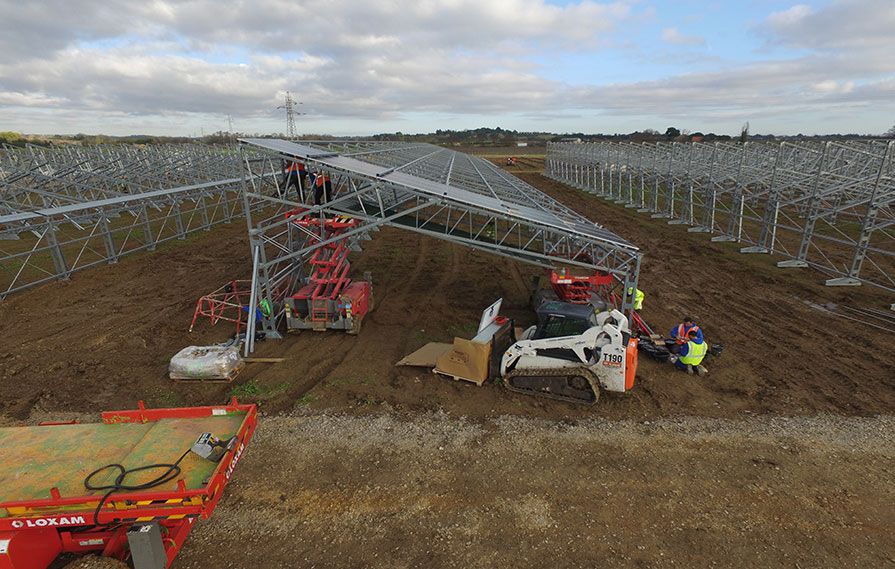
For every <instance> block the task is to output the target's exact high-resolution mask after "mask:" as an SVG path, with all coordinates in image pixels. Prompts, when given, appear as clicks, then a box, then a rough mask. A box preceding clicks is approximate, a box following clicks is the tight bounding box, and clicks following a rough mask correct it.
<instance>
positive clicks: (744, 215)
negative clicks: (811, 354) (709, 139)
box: [545, 141, 895, 291]
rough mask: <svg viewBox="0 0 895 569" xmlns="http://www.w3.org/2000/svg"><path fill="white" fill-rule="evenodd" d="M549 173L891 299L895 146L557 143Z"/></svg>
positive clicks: (894, 249)
mask: <svg viewBox="0 0 895 569" xmlns="http://www.w3.org/2000/svg"><path fill="white" fill-rule="evenodd" d="M545 169H546V175H547V176H548V177H550V178H552V179H554V180H557V181H560V182H564V183H566V184H569V185H571V186H574V187H576V188H580V189H582V190H585V191H587V192H591V193H594V194H596V195H599V196H601V197H604V198H607V199H610V200H613V201H616V202H617V203H622V204H625V206H626V207H632V208H637V209H638V211H641V212H644V213H650V214H652V217H654V218H658V219H667V220H668V223H669V224H680V225H686V226H689V228H688V231H690V232H702V233H709V234H713V235H714V237H712V241H732V242H736V243H741V244H743V245H744V246H743V247H742V248H741V249H740V251H741V252H743V253H776V254H779V255H782V256H785V257H788V259H786V260H782V261H780V262H778V263H777V266H779V267H808V266H810V267H814V268H816V269H819V270H821V271H823V272H825V273H827V274H828V275H829V276H831V277H832V278H830V279H829V280H827V281H826V283H827V284H828V285H831V286H834V285H858V284H861V283H862V282H864V283H868V284H873V285H876V286H879V287H882V288H884V289H886V290H889V291H895V234H893V224H895V142H893V141H847V142H782V143H748V142H747V143H744V144H740V143H726V142H716V143H683V144H681V143H657V144H651V143H644V144H637V143H608V142H607V143H604V142H599V143H586V144H580V143H578V144H576V143H553V144H549V145H548V148H547V159H546V164H545Z"/></svg>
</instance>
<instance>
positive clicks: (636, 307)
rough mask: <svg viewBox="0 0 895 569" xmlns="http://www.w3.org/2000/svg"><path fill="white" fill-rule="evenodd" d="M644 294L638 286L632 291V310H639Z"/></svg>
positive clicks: (641, 306)
mask: <svg viewBox="0 0 895 569" xmlns="http://www.w3.org/2000/svg"><path fill="white" fill-rule="evenodd" d="M645 296H646V295H645V294H643V291H642V290H640V289H639V288H638V289H637V290H635V291H634V310H640V309H642V308H643V298H644V297H645Z"/></svg>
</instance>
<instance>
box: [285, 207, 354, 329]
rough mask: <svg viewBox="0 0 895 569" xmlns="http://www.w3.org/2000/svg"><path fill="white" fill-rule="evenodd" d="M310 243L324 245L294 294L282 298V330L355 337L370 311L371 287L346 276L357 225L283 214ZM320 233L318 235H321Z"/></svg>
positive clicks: (296, 213)
mask: <svg viewBox="0 0 895 569" xmlns="http://www.w3.org/2000/svg"><path fill="white" fill-rule="evenodd" d="M286 217H287V218H288V219H290V221H291V222H292V223H294V224H295V225H296V226H297V227H299V228H300V229H301V230H302V233H303V234H304V235H306V236H307V237H308V239H309V240H311V241H317V242H325V243H326V244H325V245H323V246H321V247H319V248H317V249H316V250H315V251H314V254H313V255H312V256H311V259H310V261H309V265H310V267H311V275H310V277H309V278H308V281H307V283H306V284H305V285H304V286H303V287H301V288H300V289H299V290H298V292H296V293H295V294H293V295H292V296H290V297H287V298H286V327H287V328H288V329H289V330H319V331H322V330H327V329H335V330H345V331H347V332H348V333H349V334H357V333H358V332H359V331H360V327H361V323H362V322H363V319H364V317H365V316H366V315H367V312H369V310H370V304H371V294H372V286H371V285H370V283H369V281H353V280H352V279H351V278H350V277H349V276H348V273H349V271H350V269H351V264H350V263H349V262H348V254H349V253H350V252H351V249H350V247H349V242H348V239H349V236H344V237H341V238H340V236H343V235H344V234H345V233H347V232H349V231H351V230H353V229H356V228H357V227H358V221H357V220H356V219H353V218H350V217H331V218H323V219H321V218H320V217H315V216H312V215H308V214H306V213H305V212H304V210H294V211H291V212H289V213H287V214H286ZM321 229H322V231H321Z"/></svg>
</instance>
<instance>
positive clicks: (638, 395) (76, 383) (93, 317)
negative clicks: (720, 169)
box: [0, 157, 895, 568]
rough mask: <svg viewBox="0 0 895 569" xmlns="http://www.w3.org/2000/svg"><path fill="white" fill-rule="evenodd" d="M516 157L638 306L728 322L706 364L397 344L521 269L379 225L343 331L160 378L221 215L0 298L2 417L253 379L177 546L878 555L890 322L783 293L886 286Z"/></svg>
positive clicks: (220, 332) (890, 404) (311, 562)
mask: <svg viewBox="0 0 895 569" xmlns="http://www.w3.org/2000/svg"><path fill="white" fill-rule="evenodd" d="M494 160H495V161H496V162H497V163H498V164H501V163H502V161H501V160H500V157H496V158H494ZM504 160H505V157H504ZM526 160H527V162H526V164H525V166H524V169H525V170H532V169H538V168H539V167H540V166H539V163H538V158H537V157H531V158H529V157H526ZM509 170H510V171H514V170H513V169H512V168H510V169H509ZM521 170H522V168H519V167H517V168H516V173H518V174H519V175H520V176H521V177H523V178H524V179H526V180H527V181H528V182H530V183H532V184H533V185H535V186H536V187H539V188H541V189H543V190H544V191H545V192H547V193H549V194H550V195H552V196H554V197H556V198H557V199H559V200H561V201H563V202H564V203H566V204H568V205H569V206H571V207H573V208H574V209H576V210H578V211H579V212H581V213H582V214H584V215H586V216H588V217H590V218H591V219H594V220H597V221H599V223H601V224H603V225H605V226H607V227H609V228H610V229H612V230H614V231H616V232H617V233H619V234H621V235H623V236H625V237H626V238H628V239H629V240H631V241H632V242H634V243H636V244H638V245H639V246H640V247H641V248H642V249H643V251H644V252H645V255H646V256H645V260H644V264H643V268H642V272H641V288H642V289H643V290H645V291H646V293H647V298H646V304H645V310H644V314H645V316H646V318H647V319H648V320H649V321H650V322H652V323H654V324H656V325H657V327H658V328H660V329H661V330H663V331H666V330H667V329H668V328H670V327H671V326H672V325H673V324H675V323H676V321H677V320H678V319H679V318H680V317H682V316H683V315H684V314H687V313H691V314H693V315H695V316H696V317H697V318H698V319H699V321H700V323H701V324H702V325H703V327H704V329H705V330H706V333H707V335H708V338H709V340H710V341H716V342H721V343H724V344H725V346H726V350H725V352H724V354H723V355H722V357H721V358H719V359H717V360H714V361H711V362H709V363H708V366H709V367H710V369H711V373H710V374H709V376H707V377H704V378H699V377H690V376H686V375H685V374H680V373H678V372H676V371H675V370H673V369H672V368H671V367H670V366H666V365H660V364H657V363H655V362H652V361H648V360H645V359H643V360H642V361H641V366H640V369H639V372H638V377H637V385H636V386H635V389H634V390H633V391H632V392H631V393H629V394H627V395H624V396H604V397H603V398H602V399H601V401H600V403H599V404H598V405H596V406H594V407H579V406H573V405H570V404H565V403H560V402H555V401H550V400H542V399H537V398H532V397H527V396H524V395H517V394H512V393H509V392H507V391H506V390H505V389H503V388H502V387H500V386H498V385H491V384H486V385H485V386H483V387H481V388H478V387H475V386H474V385H472V384H465V383H457V382H454V381H452V380H448V379H443V378H439V377H436V376H433V375H431V374H429V373H426V372H425V371H424V370H414V369H407V368H395V367H394V363H395V362H396V361H397V360H398V359H400V358H401V357H402V356H403V355H405V354H407V353H409V352H410V351H412V350H414V349H416V348H418V347H420V346H422V345H423V344H425V343H427V342H430V341H450V339H451V338H452V337H453V336H454V335H461V336H467V337H468V336H470V335H471V334H472V333H473V331H474V327H475V326H476V324H477V322H478V318H479V314H480V313H481V310H482V309H483V308H484V307H485V306H487V305H489V304H490V303H491V302H493V301H494V300H495V299H496V298H498V297H503V298H504V306H505V310H506V312H507V314H508V315H509V316H511V317H513V318H515V319H516V321H517V323H519V324H527V323H530V322H531V320H532V315H531V314H530V310H529V308H528V286H529V280H530V277H531V276H533V275H536V274H538V270H537V269H532V268H529V267H525V266H521V265H517V264H515V263H513V262H510V261H508V260H503V259H495V258H492V257H489V256H486V255H484V254H481V253H477V252H473V251H468V250H466V249H463V248H460V247H458V246H454V245H451V244H448V243H445V242H441V241H436V240H432V239H429V238H424V237H421V236H417V235H414V234H410V233H404V232H401V231H398V230H383V231H381V232H379V233H377V234H376V235H375V237H374V240H373V241H371V242H368V243H367V245H366V248H365V250H364V252H363V253H361V254H360V255H358V256H357V258H356V260H355V262H354V269H355V273H356V274H361V273H362V272H363V271H371V272H372V274H373V282H374V296H375V302H376V307H375V310H374V311H373V312H372V313H371V314H370V317H369V318H368V320H367V321H366V322H365V323H364V329H363V330H362V333H361V334H360V335H359V336H345V335H342V334H338V333H325V334H320V333H313V332H305V333H302V334H299V335H292V336H289V337H288V338H287V339H286V340H284V341H282V342H265V343H260V344H258V347H259V350H258V353H257V354H256V355H258V356H275V357H285V358H286V361H285V362H283V363H279V364H249V366H248V367H247V368H246V370H245V371H244V372H243V373H242V374H241V375H240V376H239V377H238V378H237V379H236V380H235V381H234V382H233V383H232V384H189V383H176V382H172V381H171V380H169V379H167V377H166V369H167V363H168V361H169V359H170V357H171V356H172V355H173V354H174V353H176V352H177V351H179V350H180V349H181V348H183V347H184V346H187V345H190V344H207V343H211V342H215V341H220V340H223V339H225V338H226V337H227V336H228V335H229V334H230V332H231V330H230V329H227V328H224V327H223V325H221V326H219V327H217V328H210V327H209V326H208V325H207V324H204V325H202V326H200V327H199V328H198V330H197V331H196V332H194V333H193V334H189V333H188V332H187V328H188V327H189V323H190V319H191V317H192V311H193V308H194V303H195V300H196V299H197V298H198V297H199V296H200V295H201V294H203V293H206V292H209V291H211V290H214V289H216V288H217V287H219V286H220V285H221V284H223V283H224V282H225V281H227V280H230V279H233V278H245V277H246V276H247V275H248V271H249V264H250V261H249V254H248V246H247V243H246V237H245V226H244V225H243V224H242V223H240V222H236V223H234V224H232V225H229V226H221V227H218V228H216V229H214V230H213V231H211V232H209V233H208V234H207V235H203V236H197V237H193V238H191V239H190V240H188V241H187V242H185V243H179V244H176V245H175V244H169V245H166V246H165V247H163V248H162V250H160V251H158V252H156V253H153V254H151V255H136V256H133V257H129V258H125V259H123V260H122V261H121V262H120V263H119V264H118V265H116V266H109V267H102V268H97V269H92V270H90V271H85V272H83V273H79V274H76V275H74V277H73V278H72V280H71V281H70V282H61V283H53V284H50V285H46V286H42V287H39V288H36V289H33V290H30V291H26V292H24V293H21V294H17V295H13V296H12V297H10V298H8V299H7V300H6V301H4V302H3V303H0V338H3V339H2V340H0V425H14V424H22V423H34V422H37V421H40V420H45V419H50V418H53V419H64V418H83V419H87V420H95V417H96V413H97V412H99V411H101V410H110V409H116V408H132V407H134V406H135V404H136V401H137V400H138V399H144V400H145V401H146V402H147V404H148V405H151V406H180V405H199V404H209V403H220V402H223V401H225V400H226V399H228V398H229V397H230V396H231V395H238V396H239V397H240V399H242V400H247V401H254V402H257V403H259V405H260V406H261V410H262V414H263V415H264V416H263V418H262V421H261V428H260V430H259V433H258V439H257V441H256V442H255V444H254V445H252V446H251V447H250V448H249V451H248V454H247V458H246V460H245V461H244V463H241V464H240V467H239V468H238V469H237V473H236V475H235V479H236V482H235V483H234V485H233V486H231V489H232V492H231V491H229V490H228V494H229V495H228V496H226V497H225V499H224V501H223V502H222V505H221V509H220V510H219V512H217V513H216V514H215V518H214V519H213V520H212V521H210V522H208V523H206V524H203V525H202V526H200V529H199V530H197V532H196V535H195V536H194V538H193V539H191V541H190V542H189V543H188V545H187V547H186V549H185V550H184V552H183V553H182V557H181V559H180V560H179V561H178V563H177V566H178V567H205V566H208V567H226V566H230V567H245V566H249V565H254V566H258V567H293V566H295V565H296V564H299V565H302V566H309V567H312V566H317V567H345V566H347V567H363V566H395V567H442V566H458V567H485V566H488V567H491V566H497V567H502V566H507V567H509V566H515V567H519V566H543V567H548V566H549V567H566V566H568V567H573V566H582V567H583V566H597V565H610V566H631V567H666V566H693V567H707V566H719V567H725V566H730V567H739V566H750V567H754V566H780V567H802V568H807V567H841V566H862V567H871V566H872V567H882V566H889V565H892V564H893V561H892V557H891V551H893V549H895V548H893V545H895V544H893V543H892V537H891V536H892V535H893V531H892V530H893V529H895V522H893V520H892V518H891V511H893V508H892V507H891V506H892V504H893V502H895V501H893V494H892V488H893V487H895V486H893V482H895V479H893V471H892V455H893V452H895V451H893V445H892V429H891V421H892V418H891V415H892V413H893V409H895V374H893V373H892V362H893V357H892V356H893V348H892V343H891V338H890V337H888V336H886V335H885V334H883V333H880V332H879V331H876V330H874V329H872V328H869V327H864V326H861V325H859V324H856V323H851V322H847V321H842V320H835V319H833V318H832V317H830V316H828V315H825V314H823V313H821V312H818V311H816V310H815V309H813V308H811V307H810V306H807V305H806V304H805V303H804V302H803V301H804V300H811V301H815V302H837V303H845V304H851V305H854V306H872V307H877V308H882V307H885V306H888V304H889V303H891V302H892V298H891V296H890V295H889V296H887V295H885V294H882V293H880V292H879V291H877V290H873V289H869V288H861V289H830V288H825V287H823V286H822V285H820V284H819V282H820V280H821V278H820V275H818V274H817V273H814V272H812V271H810V270H796V271H784V270H781V269H778V268H776V267H774V265H773V263H774V261H775V260H776V259H773V258H767V257H750V256H745V255H740V254H738V253H736V252H735V249H734V248H733V247H729V246H725V245H723V244H713V243H711V242H709V241H708V239H707V238H706V237H705V236H700V235H694V234H688V233H687V232H686V231H684V230H683V229H681V228H678V227H670V226H667V225H665V224H662V223H658V222H656V221H655V220H650V219H649V218H648V217H646V216H643V215H640V214H637V213H636V212H634V211H632V210H628V209H624V208H622V207H620V206H616V205H614V204H607V203H605V202H602V201H600V200H598V199H597V198H594V197H593V196H589V195H587V194H585V193H583V192H580V191H577V190H572V189H570V188H567V187H565V186H563V185H561V184H557V183H554V182H552V181H550V180H547V179H545V178H543V177H542V176H540V175H538V174H534V173H526V172H525V171H521ZM439 447H441V448H440V449H439ZM377 461H379V462H378V463H377ZM887 564H889V565H887Z"/></svg>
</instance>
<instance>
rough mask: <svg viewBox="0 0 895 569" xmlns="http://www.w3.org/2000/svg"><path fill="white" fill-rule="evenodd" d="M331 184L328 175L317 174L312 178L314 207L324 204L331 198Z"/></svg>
mask: <svg viewBox="0 0 895 569" xmlns="http://www.w3.org/2000/svg"><path fill="white" fill-rule="evenodd" d="M332 191H333V182H332V180H331V179H330V177H329V174H326V173H324V172H319V173H318V174H317V177H316V178H314V205H320V204H321V203H326V202H328V201H329V200H330V199H331V198H332Z"/></svg>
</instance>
